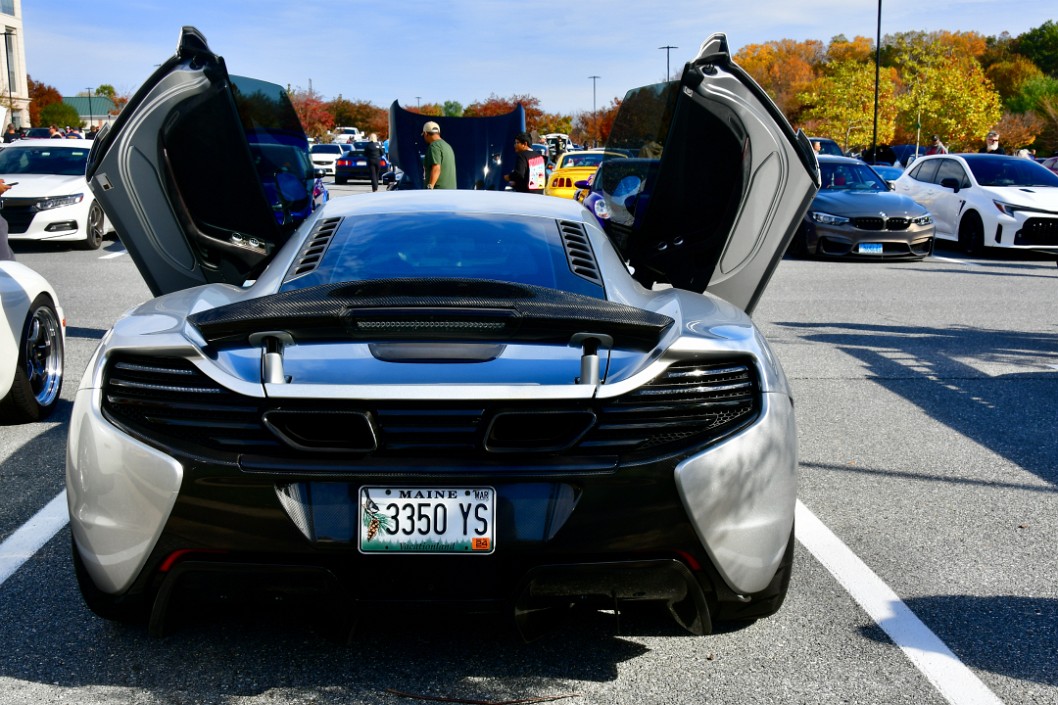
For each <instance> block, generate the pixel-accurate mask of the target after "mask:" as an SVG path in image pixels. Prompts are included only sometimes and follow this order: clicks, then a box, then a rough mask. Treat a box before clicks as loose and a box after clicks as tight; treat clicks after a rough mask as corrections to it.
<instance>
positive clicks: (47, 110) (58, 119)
mask: <svg viewBox="0 0 1058 705" xmlns="http://www.w3.org/2000/svg"><path fill="white" fill-rule="evenodd" d="M40 124H41V125H58V126H59V127H64V126H66V125H69V126H71V127H81V116H80V115H79V114H78V113H77V110H76V109H75V108H74V107H73V106H72V105H67V104H66V103H49V104H48V105H45V106H44V107H43V108H41V109H40Z"/></svg>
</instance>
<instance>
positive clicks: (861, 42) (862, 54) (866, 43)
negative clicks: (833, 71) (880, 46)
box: [826, 34, 874, 63]
mask: <svg viewBox="0 0 1058 705" xmlns="http://www.w3.org/2000/svg"><path fill="white" fill-rule="evenodd" d="M873 60H874V40H873V39H870V38H869V37H856V38H855V39H853V40H852V41H849V40H848V39H846V38H845V35H843V34H839V35H838V36H836V37H834V38H833V39H831V40H830V44H829V46H827V50H826V62H827V63H839V62H842V61H858V62H860V63H866V62H868V61H873Z"/></svg>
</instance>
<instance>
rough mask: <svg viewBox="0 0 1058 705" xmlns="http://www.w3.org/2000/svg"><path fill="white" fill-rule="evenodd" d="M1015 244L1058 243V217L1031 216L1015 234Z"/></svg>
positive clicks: (1050, 244) (1049, 244)
mask: <svg viewBox="0 0 1058 705" xmlns="http://www.w3.org/2000/svg"><path fill="white" fill-rule="evenodd" d="M1014 244H1015V245H1046V246H1050V247H1054V246H1055V245H1058V218H1029V219H1028V220H1026V221H1025V225H1023V226H1022V228H1021V230H1019V231H1018V232H1017V234H1015V235H1014Z"/></svg>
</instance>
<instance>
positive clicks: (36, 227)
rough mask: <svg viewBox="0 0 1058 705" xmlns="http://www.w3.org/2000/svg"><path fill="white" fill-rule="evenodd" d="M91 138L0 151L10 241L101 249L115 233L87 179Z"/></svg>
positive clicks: (20, 144) (0, 210) (2, 208)
mask: <svg viewBox="0 0 1058 705" xmlns="http://www.w3.org/2000/svg"><path fill="white" fill-rule="evenodd" d="M91 149H92V141H91V140H75V139H61V140H60V139H42V140H18V141H16V142H12V143H11V144H8V145H4V150H3V151H2V152H0V179H3V180H4V182H5V183H7V184H12V185H13V186H12V188H11V189H10V190H9V191H7V192H6V193H5V194H4V196H3V198H2V199H0V215H2V216H3V217H4V219H5V220H7V226H8V237H9V238H10V239H11V240H47V241H50V242H75V243H77V244H78V245H79V246H80V247H83V248H85V249H89V250H95V249H98V248H99V246H100V245H102V244H103V237H104V236H106V235H107V234H108V233H112V232H113V231H114V228H113V226H112V225H111V224H110V221H109V220H108V219H107V218H106V216H105V214H104V213H103V209H102V208H100V207H99V204H98V203H96V199H95V196H94V195H93V194H92V192H91V191H90V190H89V189H88V183H87V182H86V181H85V178H84V173H85V166H86V164H87V163H88V153H89V151H90V150H91Z"/></svg>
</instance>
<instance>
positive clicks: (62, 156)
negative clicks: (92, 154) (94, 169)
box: [0, 144, 88, 176]
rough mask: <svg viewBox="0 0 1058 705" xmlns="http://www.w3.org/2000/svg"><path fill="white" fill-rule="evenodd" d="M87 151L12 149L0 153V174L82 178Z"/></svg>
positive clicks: (71, 149)
mask: <svg viewBox="0 0 1058 705" xmlns="http://www.w3.org/2000/svg"><path fill="white" fill-rule="evenodd" d="M87 163H88V150H87V149H85V148H83V147H60V146H53V145H50V144H49V145H47V146H42V147H14V148H8V149H5V150H4V151H2V152H0V174H58V175H60V176H78V175H80V176H84V172H85V166H86V164H87Z"/></svg>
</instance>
